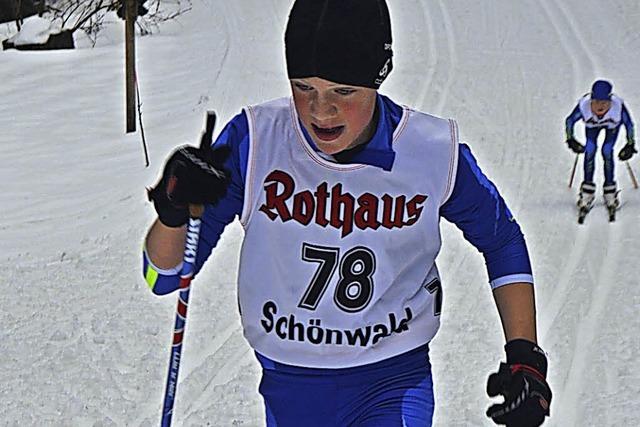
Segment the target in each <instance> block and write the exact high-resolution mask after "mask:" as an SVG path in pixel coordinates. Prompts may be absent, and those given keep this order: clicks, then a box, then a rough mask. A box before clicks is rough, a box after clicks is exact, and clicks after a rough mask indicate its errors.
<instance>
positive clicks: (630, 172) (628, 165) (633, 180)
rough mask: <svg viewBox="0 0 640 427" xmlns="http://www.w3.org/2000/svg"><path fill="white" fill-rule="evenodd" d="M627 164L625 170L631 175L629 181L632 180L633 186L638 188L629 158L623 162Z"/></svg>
mask: <svg viewBox="0 0 640 427" xmlns="http://www.w3.org/2000/svg"><path fill="white" fill-rule="evenodd" d="M625 163H626V164H627V170H628V171H629V176H631V182H633V188H635V189H636V190H637V189H638V180H637V179H636V175H635V174H634V173H633V169H631V165H630V164H629V160H627V161H626V162H625Z"/></svg>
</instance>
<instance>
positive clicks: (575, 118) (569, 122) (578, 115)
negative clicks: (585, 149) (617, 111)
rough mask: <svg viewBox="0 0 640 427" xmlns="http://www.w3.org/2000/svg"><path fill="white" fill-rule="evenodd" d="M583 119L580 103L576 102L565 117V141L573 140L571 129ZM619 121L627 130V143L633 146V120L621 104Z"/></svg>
mask: <svg viewBox="0 0 640 427" xmlns="http://www.w3.org/2000/svg"><path fill="white" fill-rule="evenodd" d="M583 119H584V117H583V116H582V112H581V111H580V102H578V104H576V107H575V108H574V109H573V111H572V112H571V114H569V116H567V118H566V119H565V121H564V124H565V132H566V135H567V139H569V138H573V129H574V127H575V125H576V123H578V122H579V121H580V120H583ZM620 119H621V121H622V124H623V125H624V127H625V129H626V130H627V142H628V143H630V144H633V143H634V141H635V128H634V125H633V120H631V114H629V110H627V107H626V105H624V104H622V116H621V118H620Z"/></svg>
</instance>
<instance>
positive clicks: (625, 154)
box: [618, 142, 638, 161]
mask: <svg viewBox="0 0 640 427" xmlns="http://www.w3.org/2000/svg"><path fill="white" fill-rule="evenodd" d="M637 152H638V150H636V145H635V144H634V143H633V142H627V145H625V146H624V147H622V150H620V152H619V153H618V158H619V159H620V160H622V161H625V160H629V159H630V158H631V157H633V155H634V154H635V153H637Z"/></svg>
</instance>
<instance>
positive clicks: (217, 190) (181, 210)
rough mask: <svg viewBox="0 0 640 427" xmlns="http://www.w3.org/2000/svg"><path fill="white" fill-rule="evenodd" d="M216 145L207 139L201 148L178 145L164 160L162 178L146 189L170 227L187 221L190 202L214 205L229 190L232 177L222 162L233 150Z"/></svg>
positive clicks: (161, 217)
mask: <svg viewBox="0 0 640 427" xmlns="http://www.w3.org/2000/svg"><path fill="white" fill-rule="evenodd" d="M214 148H215V146H214V147H211V146H210V145H209V144H208V143H205V142H204V138H203V143H202V144H201V147H199V148H196V147H193V146H191V145H184V146H182V147H179V148H177V149H176V150H175V151H174V152H173V153H172V154H171V156H170V157H169V159H168V160H167V162H166V163H165V166H164V170H163V172H162V177H161V178H160V181H159V182H158V183H157V184H156V186H155V187H153V188H151V189H148V190H147V195H148V197H149V200H150V201H153V204H154V207H155V208H156V212H157V213H158V218H159V219H160V222H162V223H163V224H164V225H166V226H167V227H180V226H182V225H184V224H186V223H187V222H188V221H189V205H190V204H197V205H204V204H215V203H216V202H217V201H218V200H220V198H221V197H223V196H224V194H225V193H226V190H227V187H228V185H229V179H230V178H229V174H228V173H227V171H225V170H224V169H223V164H224V162H225V160H226V159H227V157H228V156H229V153H230V150H229V148H228V147H227V146H224V147H221V148H219V149H214Z"/></svg>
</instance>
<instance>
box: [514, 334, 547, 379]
mask: <svg viewBox="0 0 640 427" xmlns="http://www.w3.org/2000/svg"><path fill="white" fill-rule="evenodd" d="M504 350H505V353H507V364H508V365H510V366H515V365H525V366H528V367H530V368H532V369H534V370H535V371H537V372H538V374H540V375H542V377H543V378H546V377H547V357H546V355H545V353H544V351H543V350H542V349H541V348H540V347H538V345H537V344H536V343H534V342H532V341H529V340H525V339H515V340H511V341H509V342H508V343H507V344H506V345H505V346H504Z"/></svg>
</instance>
